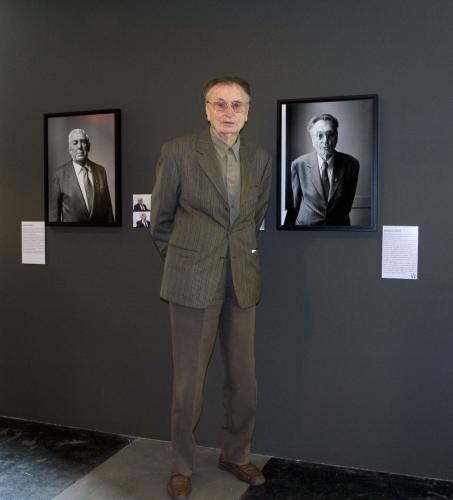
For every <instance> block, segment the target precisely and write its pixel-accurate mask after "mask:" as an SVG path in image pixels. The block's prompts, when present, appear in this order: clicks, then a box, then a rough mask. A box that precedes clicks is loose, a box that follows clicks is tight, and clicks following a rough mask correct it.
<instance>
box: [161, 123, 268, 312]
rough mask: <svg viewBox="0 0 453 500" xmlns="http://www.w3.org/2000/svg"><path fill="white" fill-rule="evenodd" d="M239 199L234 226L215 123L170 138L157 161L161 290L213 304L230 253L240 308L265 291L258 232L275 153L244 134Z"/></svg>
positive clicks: (188, 302)
mask: <svg viewBox="0 0 453 500" xmlns="http://www.w3.org/2000/svg"><path fill="white" fill-rule="evenodd" d="M239 156H240V161H241V201H240V211H239V215H238V217H237V219H236V220H235V221H234V223H233V224H232V225H230V219H229V208H228V194H227V190H226V186H225V183H224V181H223V179H222V175H221V171H220V165H219V161H218V158H217V156H216V152H215V149H214V145H213V143H212V139H211V136H210V132H209V129H206V130H205V131H203V132H202V133H201V134H199V135H193V136H187V137H182V138H178V139H174V140H173V141H170V142H168V143H167V144H164V146H163V147H162V151H161V156H160V159H159V162H158V165H157V173H156V183H155V186H154V189H153V195H152V200H153V207H152V210H151V234H152V237H153V240H154V243H155V244H156V246H157V248H158V250H159V252H160V254H161V256H162V257H163V259H164V271H163V276H162V284H161V297H162V298H163V299H165V300H168V301H170V302H173V303H176V304H181V305H184V306H188V307H195V308H204V307H207V306H208V305H209V304H210V303H211V302H212V299H213V297H214V294H215V291H216V288H217V285H218V282H219V279H220V275H221V272H222V269H223V267H224V263H225V261H224V259H225V258H229V259H231V271H232V279H233V284H234V289H235V293H236V296H237V299H238V302H239V305H240V306H241V307H251V306H254V305H256V304H257V303H258V302H259V300H260V295H261V280H260V255H259V251H258V246H257V233H258V230H259V226H260V225H261V222H262V220H263V218H264V215H265V212H266V208H267V204H268V199H269V192H270V187H271V171H272V168H271V156H270V155H269V153H267V152H266V151H264V150H263V149H262V148H260V147H258V146H254V145H251V144H246V143H244V142H243V141H242V140H241V146H240V149H239Z"/></svg>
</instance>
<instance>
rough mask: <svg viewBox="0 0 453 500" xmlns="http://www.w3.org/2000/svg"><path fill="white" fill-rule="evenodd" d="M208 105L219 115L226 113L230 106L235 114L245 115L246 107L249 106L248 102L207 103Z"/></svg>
mask: <svg viewBox="0 0 453 500" xmlns="http://www.w3.org/2000/svg"><path fill="white" fill-rule="evenodd" d="M206 102H207V103H208V104H210V105H211V106H213V107H214V109H215V110H216V111H217V113H224V112H225V111H226V110H227V109H228V107H229V106H230V107H231V109H232V110H233V112H234V113H243V112H244V111H245V107H246V106H248V104H249V103H248V102H241V101H233V102H227V101H214V102H211V101H206Z"/></svg>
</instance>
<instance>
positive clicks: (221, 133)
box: [151, 77, 271, 498]
mask: <svg viewBox="0 0 453 500" xmlns="http://www.w3.org/2000/svg"><path fill="white" fill-rule="evenodd" d="M203 98H204V109H205V113H206V117H207V120H208V122H209V127H208V128H207V129H205V130H204V131H202V132H201V133H198V134H194V135H190V136H186V137H181V138H177V139H173V140H172V141H170V142H168V143H166V144H164V146H163V147H162V150H161V155H160V158H159V161H158V164H157V169H156V170H157V171H156V182H155V185H154V189H153V193H152V199H153V209H152V211H151V234H152V237H153V240H154V243H155V245H156V246H157V248H158V250H159V252H160V255H161V257H162V259H163V262H164V268H163V276H162V283H161V297H162V298H163V299H165V300H166V301H168V302H169V312H170V320H171V321H170V323H171V336H172V346H173V402H172V414H171V437H172V444H173V470H172V471H171V472H172V473H171V475H170V479H169V480H168V483H167V490H168V494H169V496H170V497H171V498H187V497H188V495H189V494H190V491H191V488H192V486H191V476H192V472H193V458H194V450H195V440H194V434H193V432H194V429H195V427H196V425H197V423H198V420H199V417H200V412H201V405H202V394H203V385H204V378H205V374H206V369H207V366H208V362H209V359H210V356H211V353H212V350H213V347H214V343H215V340H216V336H217V333H218V336H219V341H220V347H221V353H222V359H223V363H224V365H225V381H224V394H223V397H224V402H225V424H224V427H223V429H224V431H223V444H222V451H221V455H220V457H219V461H218V466H219V467H220V468H221V469H223V470H226V471H228V472H230V473H232V474H234V475H235V476H236V477H238V478H239V479H241V480H242V481H246V482H248V483H249V484H251V485H259V484H262V483H263V482H264V481H265V479H264V476H263V474H262V472H261V471H260V470H259V469H258V468H257V467H256V466H255V465H254V464H253V463H251V461H250V447H251V441H252V434H253V429H254V425H255V411H256V378H255V353H254V336H255V306H256V305H257V303H258V302H259V300H260V294H261V287H260V252H259V248H258V243H257V234H258V232H259V227H260V225H261V222H262V220H263V218H264V215H265V212H266V208H267V204H268V198H269V192H270V187H271V156H270V154H269V153H267V152H266V151H265V150H264V149H262V148H261V147H259V146H256V145H254V144H250V143H248V142H246V141H245V140H243V138H242V137H241V135H240V132H241V130H242V129H243V127H244V126H245V124H246V122H247V120H248V117H249V108H250V99H251V92H250V85H249V84H248V82H246V81H245V80H243V79H241V78H238V77H222V78H216V79H213V80H210V81H209V82H208V83H207V84H206V85H205V87H204V91H203Z"/></svg>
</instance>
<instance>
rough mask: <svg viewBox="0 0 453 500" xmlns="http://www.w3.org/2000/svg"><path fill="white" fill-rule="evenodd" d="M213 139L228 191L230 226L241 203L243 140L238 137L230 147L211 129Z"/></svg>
mask: <svg viewBox="0 0 453 500" xmlns="http://www.w3.org/2000/svg"><path fill="white" fill-rule="evenodd" d="M211 139H212V143H213V144H214V149H215V150H216V153H217V158H218V159H219V165H220V172H221V174H222V178H223V181H224V182H225V186H226V189H227V193H228V206H229V209H230V224H233V222H234V221H235V220H236V218H237V216H238V215H239V206H240V202H241V161H240V158H239V147H240V145H241V138H240V136H238V138H237V141H236V142H235V143H234V144H233V145H232V146H228V144H225V143H224V142H223V141H221V140H220V139H219V138H218V137H217V136H216V135H215V134H214V132H213V131H212V129H211Z"/></svg>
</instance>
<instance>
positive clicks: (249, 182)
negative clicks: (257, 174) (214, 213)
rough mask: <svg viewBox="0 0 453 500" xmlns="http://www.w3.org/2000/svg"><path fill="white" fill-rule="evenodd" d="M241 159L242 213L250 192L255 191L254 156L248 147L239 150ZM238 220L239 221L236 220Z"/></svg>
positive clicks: (243, 146)
mask: <svg viewBox="0 0 453 500" xmlns="http://www.w3.org/2000/svg"><path fill="white" fill-rule="evenodd" d="M239 158H240V161H241V201H240V206H241V210H240V212H241V213H242V212H243V207H244V204H245V203H246V201H247V200H249V199H250V198H251V197H250V190H251V189H253V179H254V170H253V155H252V153H251V151H250V149H249V148H248V147H247V145H246V144H245V145H242V143H241V147H240V148H239ZM236 220H237V219H236Z"/></svg>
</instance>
